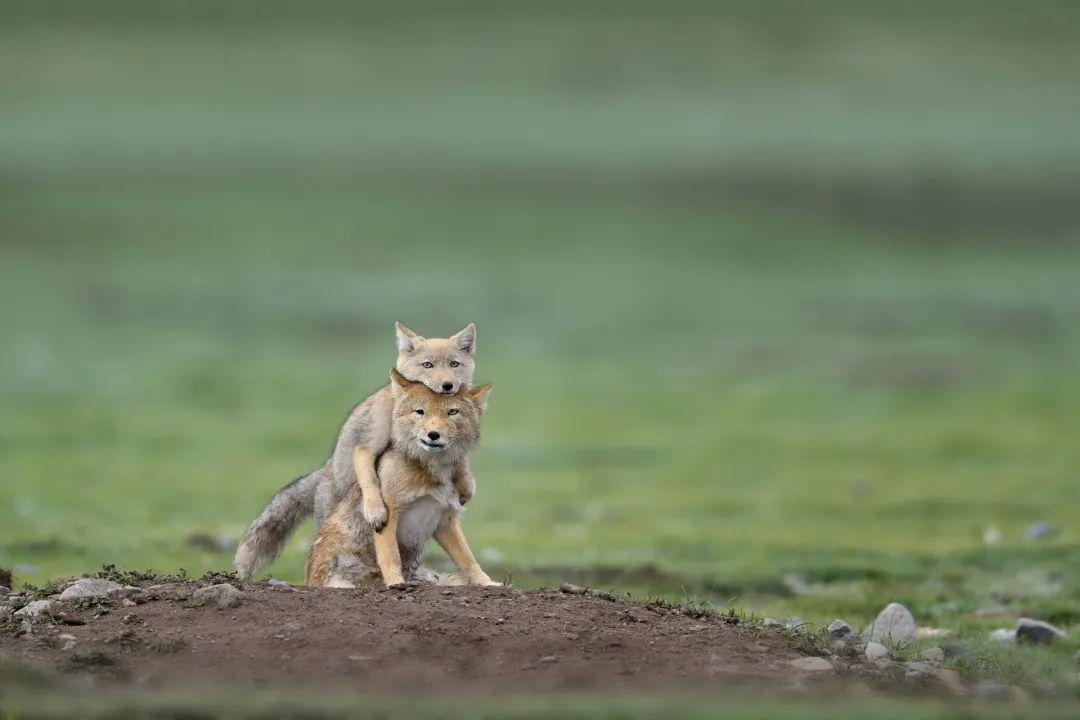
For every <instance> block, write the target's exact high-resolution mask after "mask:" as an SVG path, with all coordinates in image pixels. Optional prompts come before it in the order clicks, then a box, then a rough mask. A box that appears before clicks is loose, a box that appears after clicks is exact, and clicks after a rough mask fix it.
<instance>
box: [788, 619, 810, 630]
mask: <svg viewBox="0 0 1080 720" xmlns="http://www.w3.org/2000/svg"><path fill="white" fill-rule="evenodd" d="M805 624H806V621H805V620H803V619H802V618H801V617H798V616H796V615H788V616H787V617H786V618H784V627H786V628H787V629H788V630H795V629H797V628H801V627H802V626H803V625H805Z"/></svg>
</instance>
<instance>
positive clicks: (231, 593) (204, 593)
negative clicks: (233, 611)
mask: <svg viewBox="0 0 1080 720" xmlns="http://www.w3.org/2000/svg"><path fill="white" fill-rule="evenodd" d="M191 599H192V602H194V603H195V604H197V605H215V606H217V609H218V610H225V609H227V608H234V607H240V604H241V603H242V602H243V601H244V594H243V593H242V592H240V591H239V590H237V589H236V588H234V587H233V586H232V585H229V584H228V583H220V584H218V585H210V586H208V587H204V588H200V589H198V590H196V591H195V592H194V594H193V595H192V596H191Z"/></svg>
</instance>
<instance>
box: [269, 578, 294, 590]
mask: <svg viewBox="0 0 1080 720" xmlns="http://www.w3.org/2000/svg"><path fill="white" fill-rule="evenodd" d="M266 584H267V585H269V586H270V587H280V588H291V587H292V583H290V582H287V581H285V580H278V579H277V578H270V579H269V580H267V581H266Z"/></svg>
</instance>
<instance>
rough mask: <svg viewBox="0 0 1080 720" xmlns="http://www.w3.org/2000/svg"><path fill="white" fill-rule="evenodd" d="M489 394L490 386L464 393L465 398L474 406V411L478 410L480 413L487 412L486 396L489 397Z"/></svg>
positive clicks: (482, 386)
mask: <svg viewBox="0 0 1080 720" xmlns="http://www.w3.org/2000/svg"><path fill="white" fill-rule="evenodd" d="M490 394H491V385H490V384H488V385H481V386H480V387H478V388H476V389H475V390H466V391H465V397H467V398H469V399H470V400H472V402H473V404H474V405H476V409H477V410H479V411H480V412H484V411H486V410H487V404H488V395H490Z"/></svg>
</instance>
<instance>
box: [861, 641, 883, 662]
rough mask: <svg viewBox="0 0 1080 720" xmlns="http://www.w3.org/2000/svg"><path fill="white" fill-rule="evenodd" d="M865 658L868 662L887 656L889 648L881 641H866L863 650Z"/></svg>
mask: <svg viewBox="0 0 1080 720" xmlns="http://www.w3.org/2000/svg"><path fill="white" fill-rule="evenodd" d="M864 653H865V655H866V659H867V660H868V661H869V662H878V661H879V660H881V659H886V660H887V659H888V658H889V648H887V647H885V646H884V645H882V644H881V643H876V642H868V643H866V650H865V651H864Z"/></svg>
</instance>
